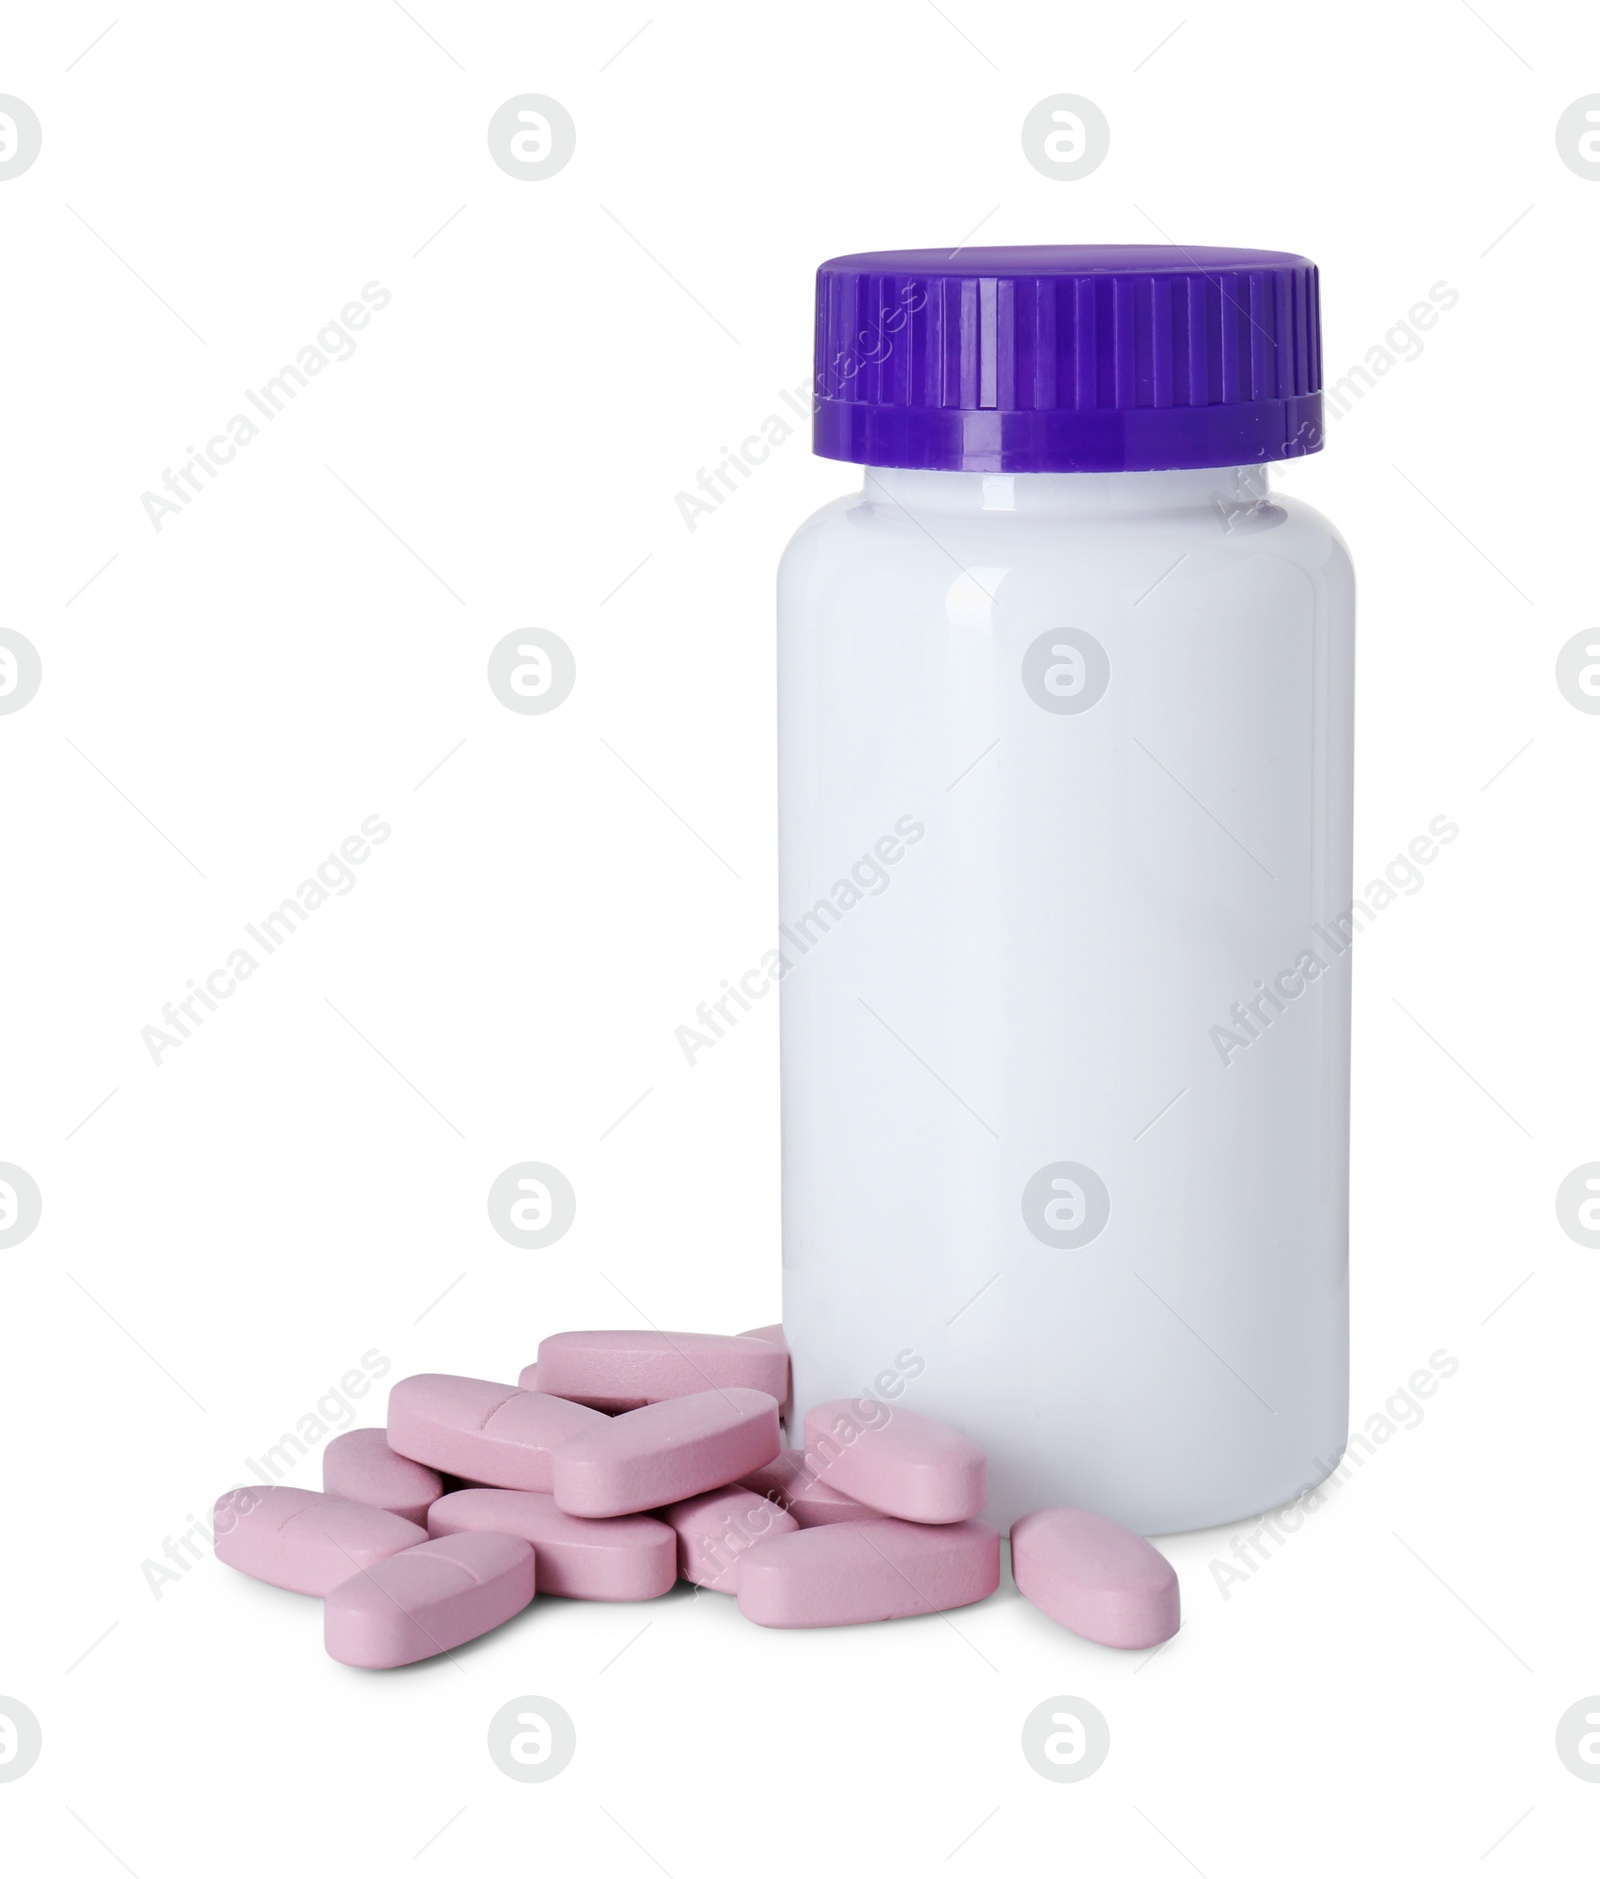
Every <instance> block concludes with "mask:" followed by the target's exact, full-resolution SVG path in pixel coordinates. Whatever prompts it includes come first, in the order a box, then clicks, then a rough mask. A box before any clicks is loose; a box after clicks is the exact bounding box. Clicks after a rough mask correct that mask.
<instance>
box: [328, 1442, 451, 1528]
mask: <svg viewBox="0 0 1600 1879" xmlns="http://www.w3.org/2000/svg"><path fill="white" fill-rule="evenodd" d="M322 1487H323V1492H324V1493H326V1494H341V1495H343V1496H344V1498H345V1499H346V1500H347V1501H360V1502H361V1503H362V1505H363V1506H365V1507H386V1508H387V1509H388V1510H389V1512H390V1513H391V1514H398V1515H399V1516H400V1518H401V1519H402V1520H415V1521H416V1522H418V1524H419V1525H420V1524H421V1522H422V1521H424V1520H425V1519H426V1518H427V1513H428V1509H429V1507H431V1506H432V1504H433V1503H434V1502H435V1501H436V1500H438V1498H439V1496H440V1495H441V1494H442V1493H443V1492H444V1483H443V1482H442V1481H441V1480H440V1479H439V1477H438V1475H436V1474H435V1473H434V1471H433V1470H432V1469H431V1468H424V1467H423V1465H422V1463H421V1462H418V1461H407V1460H406V1458H405V1456H404V1455H397V1454H396V1453H395V1452H394V1450H393V1449H392V1448H390V1446H389V1438H388V1436H387V1435H386V1434H385V1433H384V1431H383V1430H382V1429H346V1430H345V1432H344V1434H343V1435H336V1436H335V1437H334V1438H333V1440H332V1441H331V1442H330V1443H329V1444H328V1446H327V1447H326V1448H325V1449H324V1450H323V1451H322Z"/></svg>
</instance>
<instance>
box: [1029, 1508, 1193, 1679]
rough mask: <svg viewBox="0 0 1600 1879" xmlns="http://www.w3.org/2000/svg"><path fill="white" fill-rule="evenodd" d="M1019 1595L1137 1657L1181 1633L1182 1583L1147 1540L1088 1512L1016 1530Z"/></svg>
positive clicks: (1051, 1511)
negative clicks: (1179, 1605)
mask: <svg viewBox="0 0 1600 1879" xmlns="http://www.w3.org/2000/svg"><path fill="white" fill-rule="evenodd" d="M1011 1576H1012V1578H1013V1579H1015V1580H1016V1582H1017V1590H1018V1591H1019V1592H1020V1593H1021V1594H1022V1596H1023V1597H1024V1598H1025V1599H1027V1600H1028V1601H1029V1603H1030V1604H1034V1605H1037V1606H1038V1607H1039V1609H1040V1611H1042V1612H1044V1613H1045V1615H1046V1616H1047V1617H1050V1618H1054V1619H1055V1621H1056V1623H1057V1624H1061V1625H1065V1626H1066V1627H1067V1629H1068V1630H1069V1631H1076V1632H1077V1633H1078V1635H1079V1637H1084V1638H1091V1639H1093V1641H1094V1642H1095V1643H1096V1644H1114V1645H1116V1646H1117V1647H1118V1648H1119V1649H1122V1650H1129V1651H1137V1650H1143V1649H1145V1648H1146V1647H1147V1646H1149V1645H1151V1644H1161V1643H1163V1642H1165V1640H1166V1639H1168V1638H1170V1637H1171V1636H1172V1634H1173V1633H1174V1632H1175V1631H1176V1630H1177V1628H1178V1623H1179V1612H1178V1575H1177V1574H1176V1573H1175V1572H1174V1571H1173V1570H1172V1567H1171V1566H1170V1565H1169V1564H1168V1563H1167V1561H1166V1560H1165V1559H1163V1558H1162V1556H1161V1555H1160V1554H1159V1553H1158V1552H1157V1551H1156V1549H1155V1548H1154V1547H1153V1546H1152V1545H1151V1544H1150V1542H1149V1541H1148V1540H1146V1539H1142V1538H1141V1537H1140V1536H1139V1535H1138V1534H1137V1533H1130V1532H1129V1531H1128V1529H1127V1528H1126V1527H1119V1526H1118V1525H1117V1523H1116V1522H1115V1521H1114V1520H1107V1519H1105V1518H1104V1516H1103V1515H1100V1514H1091V1513H1089V1512H1088V1511H1087V1510H1086V1509H1084V1508H1082V1507H1046V1508H1043V1509H1041V1510H1040V1512H1038V1513H1036V1514H1024V1515H1023V1516H1022V1518H1021V1519H1020V1520H1019V1521H1017V1523H1016V1524H1015V1525H1014V1526H1013V1527H1012V1529H1011Z"/></svg>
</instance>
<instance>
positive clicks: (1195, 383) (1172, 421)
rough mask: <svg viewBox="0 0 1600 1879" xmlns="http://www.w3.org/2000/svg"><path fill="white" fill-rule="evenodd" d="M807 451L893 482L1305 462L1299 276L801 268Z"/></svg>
mask: <svg viewBox="0 0 1600 1879" xmlns="http://www.w3.org/2000/svg"><path fill="white" fill-rule="evenodd" d="M816 392H817V403H816V416H815V423H814V438H813V447H814V449H815V450H816V452H817V454H818V455H819V456H823V457H839V458H842V459H843V460H844V461H845V462H848V463H868V464H878V465H882V466H884V467H887V468H894V469H916V470H987V471H990V472H998V473H1006V472H1011V471H1017V472H1021V471H1028V470H1069V471H1070V470H1077V471H1089V470H1182V469H1203V468H1205V467H1207V466H1210V465H1218V464H1234V463H1238V464H1245V463H1262V462H1267V461H1270V460H1272V459H1274V458H1279V457H1298V456H1304V455H1305V454H1306V453H1307V452H1309V451H1313V450H1320V449H1321V448H1322V345H1321V330H1320V324H1319V319H1318V309H1317V270H1316V268H1315V267H1314V266H1313V265H1312V264H1311V262H1309V261H1307V260H1306V259H1305V257H1304V256H1303V255H1296V254H1275V253H1272V252H1270V251H1267V250H1263V249H1257V248H1164V247H1122V246H1112V247H1101V248H964V249H960V250H958V251H957V252H956V253H955V254H953V255H952V254H947V253H944V252H942V251H941V250H938V249H910V250H905V251H903V252H899V253H895V252H890V253H885V254H846V255H840V256H838V257H837V259H835V260H832V261H824V262H823V264H822V266H821V267H820V268H818V270H817V378H816Z"/></svg>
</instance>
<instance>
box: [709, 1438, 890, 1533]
mask: <svg viewBox="0 0 1600 1879" xmlns="http://www.w3.org/2000/svg"><path fill="white" fill-rule="evenodd" d="M739 1485H740V1486H741V1487H746V1488H749V1489H751V1491H752V1492H754V1493H756V1494H764V1495H765V1496H766V1497H767V1499H768V1500H775V1501H776V1502H777V1503H778V1505H779V1506H780V1507H782V1508H784V1509H785V1510H786V1511H787V1512H789V1513H791V1514H792V1515H793V1516H794V1518H795V1522H796V1524H797V1525H798V1526H802V1527H828V1526H835V1525H837V1524H838V1523H839V1522H840V1521H842V1520H870V1519H872V1518H873V1509H872V1508H870V1507H867V1506H864V1505H863V1504H862V1503H861V1502H860V1501H855V1500H852V1499H851V1498H850V1496H849V1495H848V1494H841V1493H840V1492H839V1490H838V1489H837V1488H836V1487H835V1486H834V1485H833V1483H832V1482H831V1481H829V1480H828V1479H827V1477H826V1476H825V1475H821V1474H818V1473H817V1472H816V1470H815V1469H814V1468H813V1466H812V1463H811V1459H810V1457H809V1456H808V1455H807V1454H806V1452H805V1450H804V1449H803V1448H786V1449H783V1450H781V1451H780V1452H779V1453H778V1455H777V1456H775V1457H774V1459H773V1460H771V1461H769V1462H768V1463H767V1465H766V1467H765V1468H758V1469H757V1470H756V1471H755V1473H754V1474H749V1475H746V1476H745V1477H744V1479H743V1480H742V1481H741V1482H740V1483H739Z"/></svg>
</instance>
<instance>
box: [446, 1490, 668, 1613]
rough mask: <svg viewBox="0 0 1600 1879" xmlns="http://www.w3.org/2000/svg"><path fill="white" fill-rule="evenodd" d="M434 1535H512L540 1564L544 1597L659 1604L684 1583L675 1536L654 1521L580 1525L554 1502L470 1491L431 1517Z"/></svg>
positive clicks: (633, 1517) (450, 1497)
mask: <svg viewBox="0 0 1600 1879" xmlns="http://www.w3.org/2000/svg"><path fill="white" fill-rule="evenodd" d="M428 1531H429V1533H431V1534H435V1535H439V1534H447V1533H509V1534H512V1535H513V1536H514V1537H515V1538H517V1539H519V1540H526V1541H527V1542H528V1544H529V1545H530V1546H532V1548H533V1549H534V1553H535V1555H536V1557H537V1558H538V1561H539V1593H540V1596H541V1597H542V1596H543V1595H544V1594H546V1593H554V1594H555V1595H556V1596H557V1597H558V1598H587V1599H635V1598H659V1597H660V1596H661V1594H662V1593H663V1592H670V1591H671V1590H672V1588H673V1586H674V1585H676V1584H677V1580H678V1548H677V1543H676V1540H675V1539H674V1537H673V1535H672V1534H671V1533H670V1532H669V1531H668V1530H667V1529H666V1528H665V1527H663V1526H662V1524H661V1522H660V1521H659V1520H652V1519H651V1517H650V1516H649V1515H648V1514H623V1515H622V1516H621V1517H620V1518H618V1519H616V1520H580V1519H579V1518H578V1517H577V1515H575V1514H564V1513H562V1511H561V1509H560V1508H559V1507H557V1506H556V1503H555V1498H554V1496H553V1495H549V1494H528V1493H520V1492H516V1491H514V1490H512V1489H509V1488H467V1489H464V1490H463V1491H462V1492H461V1493H459V1494H447V1495H446V1496H445V1497H444V1499H443V1500H440V1501H435V1502H434V1504H433V1505H432V1507H430V1508H429V1509H428Z"/></svg>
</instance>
